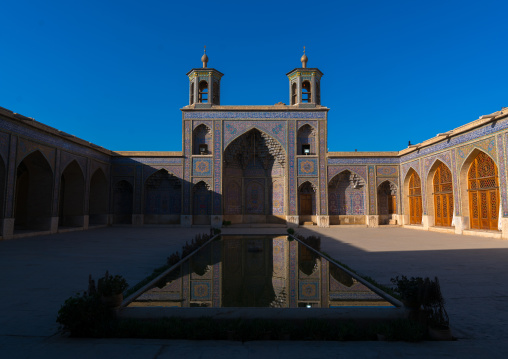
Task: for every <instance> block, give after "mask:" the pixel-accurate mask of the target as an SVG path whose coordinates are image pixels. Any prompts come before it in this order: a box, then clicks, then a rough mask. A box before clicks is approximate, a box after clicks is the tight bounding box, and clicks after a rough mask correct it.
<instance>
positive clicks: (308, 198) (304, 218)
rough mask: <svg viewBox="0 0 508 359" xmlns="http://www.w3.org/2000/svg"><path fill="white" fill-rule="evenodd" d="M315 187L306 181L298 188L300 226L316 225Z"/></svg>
mask: <svg viewBox="0 0 508 359" xmlns="http://www.w3.org/2000/svg"><path fill="white" fill-rule="evenodd" d="M316 212H317V211H316V187H315V185H313V184H312V183H310V182H309V181H306V182H304V183H302V184H301V185H300V187H299V188H298V215H299V217H300V218H299V221H300V224H304V223H305V222H312V223H314V224H315V223H316V222H317V221H316Z"/></svg>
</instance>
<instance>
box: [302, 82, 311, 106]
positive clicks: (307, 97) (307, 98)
mask: <svg viewBox="0 0 508 359" xmlns="http://www.w3.org/2000/svg"><path fill="white" fill-rule="evenodd" d="M310 102H312V94H311V85H310V81H308V80H305V81H303V82H302V103H310Z"/></svg>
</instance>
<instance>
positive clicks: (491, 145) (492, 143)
mask: <svg viewBox="0 0 508 359" xmlns="http://www.w3.org/2000/svg"><path fill="white" fill-rule="evenodd" d="M475 148H478V149H480V150H482V151H484V152H487V153H488V154H489V155H490V156H491V157H492V158H493V159H494V161H496V160H497V154H496V140H495V138H494V137H489V138H486V139H483V140H481V141H477V142H473V143H469V144H467V145H465V146H462V147H459V148H457V161H458V166H459V167H458V168H461V167H462V164H463V163H464V161H465V160H466V158H467V157H468V156H469V154H470V153H471V151H473V150H474V149H475Z"/></svg>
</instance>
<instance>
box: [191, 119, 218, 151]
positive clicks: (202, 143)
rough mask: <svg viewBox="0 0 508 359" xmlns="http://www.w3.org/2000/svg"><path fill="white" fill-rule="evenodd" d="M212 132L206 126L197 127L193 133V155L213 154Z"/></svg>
mask: <svg viewBox="0 0 508 359" xmlns="http://www.w3.org/2000/svg"><path fill="white" fill-rule="evenodd" d="M212 147H213V145H212V130H211V129H210V127H208V126H206V125H205V124H201V125H199V126H197V127H196V128H195V129H194V131H193V132H192V154H193V155H211V154H212Z"/></svg>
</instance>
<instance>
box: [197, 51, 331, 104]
mask: <svg viewBox="0 0 508 359" xmlns="http://www.w3.org/2000/svg"><path fill="white" fill-rule="evenodd" d="M308 60H309V59H308V58H307V55H306V54H305V46H304V47H303V56H302V58H301V59H300V61H301V62H302V67H300V68H296V69H294V70H293V71H291V72H288V73H287V74H286V75H287V76H288V78H289V103H290V105H295V106H298V107H304V108H305V107H315V106H316V105H321V88H320V83H321V77H322V76H323V73H322V72H321V71H319V69H317V68H307V61H308ZM201 62H203V68H196V69H192V70H190V71H189V72H188V73H187V76H189V81H190V87H189V105H194V106H195V107H196V108H209V107H212V105H220V80H221V78H222V76H224V74H223V73H221V72H219V71H217V70H215V69H213V68H208V67H207V66H208V56H207V55H206V46H205V51H204V54H203V56H202V57H201Z"/></svg>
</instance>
